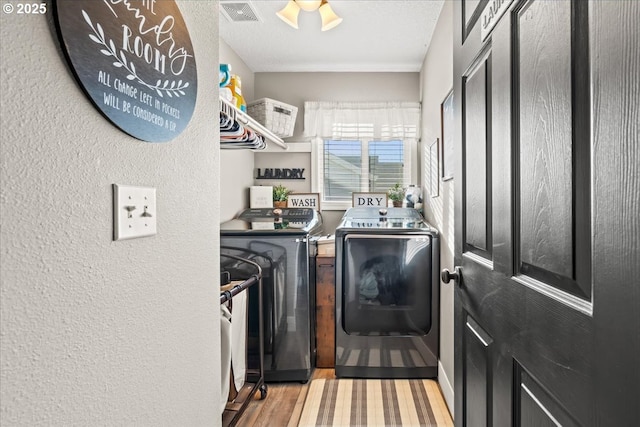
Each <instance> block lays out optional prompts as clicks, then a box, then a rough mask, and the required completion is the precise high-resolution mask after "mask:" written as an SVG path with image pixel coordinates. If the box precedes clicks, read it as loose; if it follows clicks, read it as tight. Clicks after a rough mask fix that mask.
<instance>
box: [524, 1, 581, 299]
mask: <svg viewBox="0 0 640 427" xmlns="http://www.w3.org/2000/svg"><path fill="white" fill-rule="evenodd" d="M582 9H584V7H583V5H582V4H575V5H573V6H572V5H571V4H570V3H568V2H546V1H529V2H526V3H524V4H523V5H522V7H518V8H516V12H515V22H516V23H515V25H514V30H513V31H514V34H515V44H514V48H515V52H516V53H515V58H516V60H515V67H514V70H513V73H514V78H515V81H516V82H517V90H516V91H515V93H514V98H515V99H514V101H515V102H514V106H515V108H516V109H517V110H518V113H517V116H516V117H517V124H518V129H519V133H518V135H517V137H516V141H517V150H518V151H519V158H518V163H517V166H519V179H518V184H519V188H518V190H517V192H516V194H517V196H518V197H519V199H520V200H519V205H518V206H516V208H517V209H518V212H519V215H518V216H517V218H516V219H517V220H518V221H519V224H520V225H519V228H518V231H519V235H518V236H516V239H517V240H519V244H518V247H519V250H520V258H519V260H518V261H517V265H518V266H519V269H520V270H519V271H520V273H521V274H523V275H525V276H528V277H531V278H534V279H536V280H538V281H540V282H542V283H544V284H546V285H548V286H552V287H555V288H557V289H560V290H562V291H565V292H568V293H570V294H572V295H575V296H578V297H580V298H582V299H584V300H587V301H589V300H591V283H590V269H589V268H588V265H589V249H590V244H589V241H588V239H587V236H588V235H589V234H588V233H589V225H588V224H589V217H590V215H589V205H588V199H589V196H588V195H589V188H590V185H589V179H588V176H589V167H590V165H589V161H588V160H587V159H588V158H589V157H590V152H591V150H590V147H589V144H588V141H589V138H588V136H585V133H586V134H587V135H588V133H589V129H590V123H589V112H588V111H589V110H588V109H585V108H584V107H583V105H588V102H589V95H588V93H589V90H588V86H587V87H583V86H584V82H582V80H581V79H583V78H584V77H583V75H584V74H586V72H585V70H586V69H587V67H588V64H584V59H583V58H586V57H587V49H588V44H587V43H586V42H584V41H581V40H577V39H575V40H572V35H573V33H574V32H573V30H572V29H576V28H582V27H584V26H586V25H587V20H586V17H587V15H586V13H584V12H583V10H582ZM574 105H575V108H574ZM576 178H577V179H576ZM576 251H578V253H576ZM577 264H579V265H581V267H584V268H577V267H576V265H577ZM578 272H580V278H578V277H576V274H577V273H578Z"/></svg>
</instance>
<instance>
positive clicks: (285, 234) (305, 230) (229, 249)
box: [220, 208, 322, 382]
mask: <svg viewBox="0 0 640 427" xmlns="http://www.w3.org/2000/svg"><path fill="white" fill-rule="evenodd" d="M321 228H322V220H321V217H320V215H319V214H318V213H317V212H316V211H315V210H313V209H305V208H283V209H277V208H276V209H274V208H260V209H246V210H244V211H242V212H241V213H240V214H239V215H238V216H237V217H236V218H235V219H233V220H231V221H228V222H225V223H222V224H221V225H220V252H221V253H222V254H231V255H235V256H239V257H241V258H246V259H249V260H252V261H254V262H256V263H258V265H260V267H261V268H262V296H263V319H262V326H263V332H264V333H263V341H264V342H263V345H264V380H265V381H266V382H277V381H299V382H306V381H308V380H309V379H310V378H311V374H312V373H313V369H314V367H315V353H316V350H315V329H314V325H315V322H314V314H315V262H314V256H315V245H312V244H310V238H311V236H315V235H317V234H319V233H320V230H321ZM221 268H222V269H224V270H225V271H228V272H229V273H230V275H231V279H232V280H233V279H245V278H247V277H249V276H251V275H252V274H254V273H255V272H254V271H251V267H249V266H247V264H246V263H241V262H237V261H234V260H233V259H230V260H227V259H225V257H222V258H221ZM257 292H258V289H257V286H253V287H251V288H250V289H249V306H248V327H247V329H248V332H247V333H248V341H247V349H248V362H247V366H248V368H249V369H250V370H251V369H252V368H253V367H255V366H256V365H257V357H258V354H259V353H258V352H259V338H258V337H259V326H260V318H259V314H258V313H259V310H258V306H257V302H258V298H257ZM253 294H255V295H253Z"/></svg>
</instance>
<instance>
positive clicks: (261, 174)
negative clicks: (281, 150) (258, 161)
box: [256, 168, 304, 179]
mask: <svg viewBox="0 0 640 427" xmlns="http://www.w3.org/2000/svg"><path fill="white" fill-rule="evenodd" d="M303 174H304V169H299V168H293V169H289V168H284V169H280V168H265V169H260V168H258V175H257V176H256V179H304V175H303Z"/></svg>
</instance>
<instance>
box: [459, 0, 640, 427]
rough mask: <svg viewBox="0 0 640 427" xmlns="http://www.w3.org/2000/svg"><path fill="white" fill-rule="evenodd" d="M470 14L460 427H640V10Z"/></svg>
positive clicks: (538, 1)
mask: <svg viewBox="0 0 640 427" xmlns="http://www.w3.org/2000/svg"><path fill="white" fill-rule="evenodd" d="M459 3H460V2H456V6H455V7H456V12H455V14H454V16H456V23H455V29H454V115H455V124H456V132H455V134H456V135H455V138H456V153H458V154H457V155H458V158H457V161H458V163H457V165H456V170H455V176H456V182H455V186H456V187H455V215H456V217H455V225H456V233H455V242H456V245H455V246H456V252H455V255H456V264H457V265H459V266H461V271H462V273H461V276H462V279H461V280H460V281H459V284H458V286H457V287H456V291H455V307H454V312H455V334H456V335H455V371H456V374H455V414H456V417H455V420H456V425H458V426H470V425H492V426H509V425H516V426H520V425H523V426H529V425H542V426H544V425H551V426H555V425H563V426H572V425H580V426H594V425H620V426H623V425H635V424H636V423H637V420H638V419H640V409H639V407H640V405H637V396H638V395H640V367H639V364H638V363H637V359H638V358H639V357H640V333H639V332H638V331H640V316H638V315H637V313H638V309H637V307H639V306H640V282H639V281H638V277H640V270H638V269H639V268H640V262H638V260H639V259H640V225H639V224H640V223H639V222H638V220H637V219H638V218H640V148H638V147H640V141H638V135H639V134H640V128H639V127H638V126H640V124H639V123H640V120H638V117H640V115H639V114H638V111H639V107H638V105H640V101H639V98H640V83H638V79H637V75H640V70H639V68H640V49H638V46H640V36H639V35H638V33H639V32H638V30H637V29H638V28H639V27H640V2H586V1H585V2H576V1H569V0H566V1H563V0H556V1H547V0H521V1H517V0H516V1H514V2H513V3H511V4H510V5H509V10H508V11H507V13H506V14H505V15H504V16H503V17H502V18H501V20H500V21H499V22H498V24H497V25H496V27H495V28H494V30H493V31H492V33H491V34H490V35H489V37H488V38H487V39H486V40H484V41H482V40H481V39H480V28H479V23H475V24H471V25H473V28H471V29H469V28H467V25H468V24H469V22H468V21H467V20H465V18H464V17H465V11H464V10H463V8H464V4H462V3H460V4H459ZM492 4H493V3H492V2H489V3H488V4H487V7H491V5H492ZM632 4H633V5H632ZM482 19H484V18H483V17H481V18H480V21H481V20H482ZM616 85H619V86H616ZM610 93H612V94H611V95H610ZM604 201H606V203H605V202H604ZM482 225H484V228H483V227H482ZM632 257H633V258H632ZM618 280H623V281H626V282H624V283H621V282H620V281H618ZM616 384H618V385H617V386H616ZM622 384H623V385H624V386H622ZM601 388H602V389H601ZM605 390H606V392H605ZM623 390H625V391H623ZM630 394H631V395H630ZM632 396H633V397H632ZM634 399H635V403H633V402H634ZM621 402H624V404H623V403H621ZM602 411H605V412H606V417H605V416H603V415H602V414H601V413H602Z"/></svg>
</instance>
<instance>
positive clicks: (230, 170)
mask: <svg viewBox="0 0 640 427" xmlns="http://www.w3.org/2000/svg"><path fill="white" fill-rule="evenodd" d="M219 44H220V63H222V64H230V65H231V72H232V73H233V74H237V75H238V76H240V80H241V82H242V96H243V97H244V98H245V100H247V101H252V100H253V86H254V74H253V71H251V69H249V67H247V64H245V63H244V61H243V60H242V58H240V57H239V56H238V55H237V54H236V53H235V52H234V51H233V50H232V49H231V48H230V47H229V45H228V44H227V43H225V42H224V40H222V39H220V43H219ZM253 169H254V157H253V151H250V150H222V151H221V154H220V188H221V189H222V203H221V205H220V220H221V221H227V220H230V219H231V218H233V217H234V216H236V214H237V213H238V212H240V211H241V210H243V209H246V208H248V207H249V187H250V186H252V185H253Z"/></svg>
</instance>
